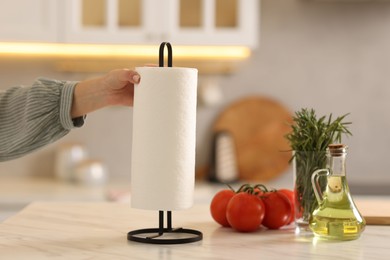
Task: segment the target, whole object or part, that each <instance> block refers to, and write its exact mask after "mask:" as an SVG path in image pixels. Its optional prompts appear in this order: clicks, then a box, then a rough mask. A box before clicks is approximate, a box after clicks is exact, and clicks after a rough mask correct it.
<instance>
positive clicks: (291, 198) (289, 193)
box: [278, 189, 295, 224]
mask: <svg viewBox="0 0 390 260" xmlns="http://www.w3.org/2000/svg"><path fill="white" fill-rule="evenodd" d="M278 191H279V192H281V193H283V194H284V195H286V197H287V198H288V200H289V201H290V203H291V217H290V220H289V221H288V223H287V224H291V223H292V222H294V220H295V198H294V191H292V190H289V189H280V190H278Z"/></svg>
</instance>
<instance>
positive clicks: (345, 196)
mask: <svg viewBox="0 0 390 260" xmlns="http://www.w3.org/2000/svg"><path fill="white" fill-rule="evenodd" d="M346 155H347V146H346V145H343V144H332V145H329V146H328V149H327V167H328V168H327V169H319V170H317V171H315V172H314V173H313V175H312V179H311V181H312V185H313V189H314V193H315V195H316V198H317V200H318V205H319V206H318V207H317V208H316V209H315V210H314V211H313V214H312V217H311V219H310V229H311V230H312V231H313V232H314V235H315V236H316V237H318V238H323V239H329V240H353V239H357V238H359V236H360V234H361V233H362V232H363V230H364V228H365V225H366V222H365V220H364V218H363V217H362V215H361V214H360V213H359V211H358V209H357V208H356V205H355V203H354V202H353V200H352V197H351V194H350V191H349V187H348V183H347V179H346ZM320 178H326V185H325V190H323V191H322V190H321V189H320V185H319V179H320Z"/></svg>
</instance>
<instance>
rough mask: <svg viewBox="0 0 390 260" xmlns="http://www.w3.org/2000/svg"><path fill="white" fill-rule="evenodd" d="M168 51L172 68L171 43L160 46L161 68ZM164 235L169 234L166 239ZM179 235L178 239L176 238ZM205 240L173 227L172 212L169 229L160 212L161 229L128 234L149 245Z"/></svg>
mask: <svg viewBox="0 0 390 260" xmlns="http://www.w3.org/2000/svg"><path fill="white" fill-rule="evenodd" d="M165 46H167V49H168V58H167V61H168V67H172V46H171V44H170V43H169V42H163V43H161V44H160V50H159V67H164V49H165ZM164 234H169V236H168V237H167V238H164V237H163V236H164ZM175 235H178V237H175ZM202 239H203V234H202V232H200V231H198V230H194V229H187V228H181V227H179V228H173V227H172V211H167V227H164V211H163V210H159V227H158V228H145V229H137V230H133V231H130V232H128V233H127V240H130V241H135V242H140V243H148V244H185V243H192V242H197V241H200V240H202Z"/></svg>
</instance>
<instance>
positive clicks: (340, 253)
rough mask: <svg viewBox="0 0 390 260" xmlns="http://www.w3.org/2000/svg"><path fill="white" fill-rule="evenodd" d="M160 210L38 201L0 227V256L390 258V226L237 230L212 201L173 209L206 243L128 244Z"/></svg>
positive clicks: (175, 219) (175, 218) (179, 220)
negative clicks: (320, 234)
mask: <svg viewBox="0 0 390 260" xmlns="http://www.w3.org/2000/svg"><path fill="white" fill-rule="evenodd" d="M157 224H158V213H157V212H154V211H145V210H137V209H132V208H131V207H130V205H128V204H121V203H107V202H83V203H72V202H60V203H58V202H35V203H32V204H30V205H29V206H27V207H26V208H25V209H23V210H22V211H21V212H19V213H18V214H16V215H14V216H12V217H11V218H9V219H7V220H5V221H4V222H3V223H1V224H0V259H235V260H236V259H245V258H251V259H278V258H283V259H332V258H337V259H354V260H355V259H388V255H389V254H390V247H389V246H388V245H389V244H390V227H388V226H367V227H366V230H365V231H364V232H363V234H362V236H361V237H360V238H359V239H357V240H354V241H346V242H327V241H318V240H316V239H314V238H313V237H300V236H297V235H295V232H294V227H293V226H289V227H285V228H283V229H281V230H267V229H261V230H259V231H257V232H254V233H238V232H235V231H233V230H232V229H229V228H222V227H220V226H218V225H217V224H216V223H215V222H214V221H213V220H212V219H211V216H210V214H209V208H208V204H197V205H195V206H194V207H192V208H191V209H189V210H184V211H177V212H173V224H174V226H182V227H185V228H191V229H198V230H200V231H202V232H203V235H204V238H203V240H202V241H200V242H195V243H191V244H182V245H151V244H141V243H137V242H131V241H127V239H126V234H127V232H128V231H130V230H134V229H139V228H150V227H156V226H157Z"/></svg>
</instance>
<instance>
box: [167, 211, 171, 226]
mask: <svg viewBox="0 0 390 260" xmlns="http://www.w3.org/2000/svg"><path fill="white" fill-rule="evenodd" d="M167 227H168V230H172V211H167Z"/></svg>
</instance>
